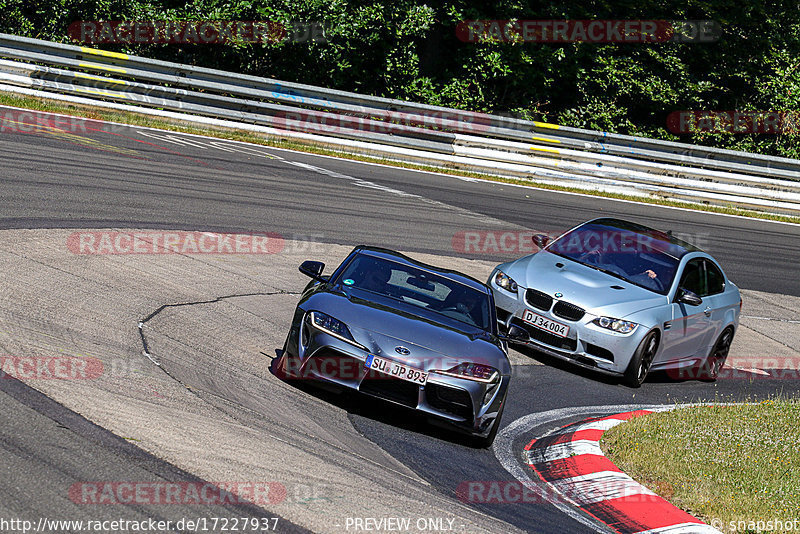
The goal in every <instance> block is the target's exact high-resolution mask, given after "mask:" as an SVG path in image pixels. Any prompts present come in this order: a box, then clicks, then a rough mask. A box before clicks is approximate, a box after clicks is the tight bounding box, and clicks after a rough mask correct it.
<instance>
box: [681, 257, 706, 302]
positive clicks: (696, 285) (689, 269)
mask: <svg viewBox="0 0 800 534" xmlns="http://www.w3.org/2000/svg"><path fill="white" fill-rule="evenodd" d="M680 287H682V288H683V289H687V290H689V291H691V292H692V293H694V294H696V295H697V296H698V297H702V296H705V295H706V291H705V277H704V276H703V260H702V259H696V260H691V261H690V262H689V263H687V264H686V268H684V270H683V277H682V278H681V284H680Z"/></svg>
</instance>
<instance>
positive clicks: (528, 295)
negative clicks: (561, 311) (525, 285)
mask: <svg viewBox="0 0 800 534" xmlns="http://www.w3.org/2000/svg"><path fill="white" fill-rule="evenodd" d="M525 300H527V301H528V304H530V305H531V306H533V307H534V308H539V309H540V310H543V311H549V310H550V306H552V305H553V297H551V296H550V295H548V294H547V293H542V292H541V291H536V290H535V289H529V290H527V291H526V292H525Z"/></svg>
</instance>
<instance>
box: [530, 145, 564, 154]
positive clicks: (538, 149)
mask: <svg viewBox="0 0 800 534" xmlns="http://www.w3.org/2000/svg"><path fill="white" fill-rule="evenodd" d="M531 150H536V151H538V152H550V153H552V154H561V151H560V150H559V149H557V148H545V147H542V146H532V147H531Z"/></svg>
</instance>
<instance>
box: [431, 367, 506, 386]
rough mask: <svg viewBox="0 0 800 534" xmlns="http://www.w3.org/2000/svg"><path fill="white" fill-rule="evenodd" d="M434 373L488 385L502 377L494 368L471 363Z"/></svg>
mask: <svg viewBox="0 0 800 534" xmlns="http://www.w3.org/2000/svg"><path fill="white" fill-rule="evenodd" d="M434 372H435V373H439V374H441V375H447V376H454V377H456V378H466V379H467V380H475V381H476V382H485V383H487V384H488V383H490V382H496V381H497V379H498V378H499V377H500V372H499V371H498V370H497V369H495V368H494V367H490V366H488V365H483V364H480V363H470V362H464V363H460V364H458V365H456V366H455V367H451V368H450V369H448V370H446V371H434Z"/></svg>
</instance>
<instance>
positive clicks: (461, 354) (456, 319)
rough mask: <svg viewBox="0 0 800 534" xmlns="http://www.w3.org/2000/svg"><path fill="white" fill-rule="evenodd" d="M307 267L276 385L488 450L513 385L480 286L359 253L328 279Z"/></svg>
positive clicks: (375, 252) (489, 302)
mask: <svg viewBox="0 0 800 534" xmlns="http://www.w3.org/2000/svg"><path fill="white" fill-rule="evenodd" d="M323 269H324V264H322V263H321V262H316V261H306V262H304V263H303V264H302V265H301V266H300V272H302V273H304V274H306V275H307V276H310V277H311V278H312V281H311V282H310V283H309V284H308V286H307V287H306V288H305V290H304V292H303V295H302V297H301V299H300V302H299V304H298V305H297V309H296V310H295V314H294V318H293V320H292V326H291V329H290V330H289V334H288V336H287V338H286V343H285V344H284V347H283V353H282V355H281V357H280V359H279V360H278V361H277V364H276V368H277V371H278V374H279V375H282V376H284V377H286V378H288V379H292V378H293V379H299V378H303V379H308V380H312V381H323V382H325V383H326V384H335V385H336V386H338V387H342V388H350V389H355V390H358V391H360V392H361V393H364V394H367V395H371V396H374V397H380V398H381V399H385V400H387V401H389V402H393V403H396V404H400V405H402V406H406V407H408V408H413V409H416V410H417V411H419V412H423V413H425V414H428V415H430V416H433V417H434V418H435V419H437V420H439V421H445V422H447V423H449V424H450V425H452V426H454V427H456V428H457V429H459V430H462V431H465V432H467V433H470V434H472V435H473V440H474V443H475V444H476V445H478V446H483V447H487V446H489V445H490V444H491V443H492V441H493V440H494V437H495V435H496V433H497V429H498V427H499V425H500V417H501V414H502V412H503V407H504V406H505V398H506V391H507V390H508V384H509V380H510V378H511V364H510V363H509V361H508V354H507V345H506V340H505V339H504V338H501V337H500V336H499V334H498V328H497V318H496V316H495V305H494V299H493V298H492V292H491V290H490V289H489V288H488V287H487V286H486V285H485V284H483V283H481V282H479V281H477V280H475V279H473V278H470V277H468V276H465V275H463V274H461V273H458V272H455V271H450V270H446V269H440V268H437V267H434V266H431V265H427V264H424V263H420V262H417V261H415V260H413V259H411V258H409V257H406V256H403V255H402V254H398V253H396V252H392V251H390V250H385V249H379V248H370V247H364V246H359V247H356V248H355V249H354V250H353V251H352V252H351V253H350V255H349V256H347V258H345V260H344V261H343V262H342V264H341V265H339V267H337V268H336V270H335V271H334V272H333V273H332V274H331V275H329V276H323V274H322V272H323Z"/></svg>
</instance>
